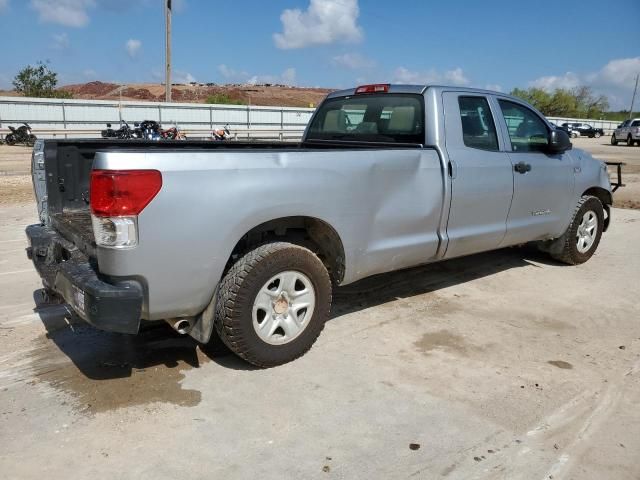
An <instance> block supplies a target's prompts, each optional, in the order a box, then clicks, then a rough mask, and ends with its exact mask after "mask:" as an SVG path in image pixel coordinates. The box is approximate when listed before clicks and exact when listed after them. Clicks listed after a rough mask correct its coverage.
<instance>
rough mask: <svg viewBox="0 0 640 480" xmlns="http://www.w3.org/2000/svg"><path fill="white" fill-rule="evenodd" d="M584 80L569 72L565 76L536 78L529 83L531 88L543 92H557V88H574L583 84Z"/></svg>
mask: <svg viewBox="0 0 640 480" xmlns="http://www.w3.org/2000/svg"><path fill="white" fill-rule="evenodd" d="M581 82H582V80H581V79H580V77H579V76H578V75H576V74H575V73H573V72H567V73H565V74H564V75H559V76H555V75H550V76H547V77H540V78H536V79H535V80H533V81H532V82H529V86H530V87H536V88H542V89H543V90H555V89H556V88H574V87H577V86H579V85H580V84H581Z"/></svg>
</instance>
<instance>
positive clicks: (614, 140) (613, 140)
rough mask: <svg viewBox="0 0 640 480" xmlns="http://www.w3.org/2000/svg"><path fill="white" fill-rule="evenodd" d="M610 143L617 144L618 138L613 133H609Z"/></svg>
mask: <svg viewBox="0 0 640 480" xmlns="http://www.w3.org/2000/svg"><path fill="white" fill-rule="evenodd" d="M611 145H618V139H617V138H616V134H615V133H613V134H611Z"/></svg>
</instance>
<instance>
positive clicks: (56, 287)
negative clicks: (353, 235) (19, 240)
mask: <svg viewBox="0 0 640 480" xmlns="http://www.w3.org/2000/svg"><path fill="white" fill-rule="evenodd" d="M26 234H27V238H28V239H29V247H28V248H27V256H28V257H29V258H30V259H31V260H32V261H33V264H34V266H35V267H36V270H37V271H38V274H39V275H40V277H42V283H43V284H44V286H45V287H46V288H48V289H50V290H53V291H54V292H56V293H57V294H59V295H60V296H62V297H63V298H64V300H65V302H67V303H68V304H69V305H70V306H71V308H73V310H74V311H75V312H76V313H77V314H78V315H79V316H80V317H81V318H82V319H84V320H85V321H87V322H88V323H90V324H91V325H93V326H94V327H96V328H99V329H101V330H107V331H111V332H120V333H131V334H135V333H138V329H139V327H140V315H141V310H142V301H143V295H142V287H141V286H140V284H139V283H137V282H135V281H132V280H126V281H122V282H118V283H117V284H111V283H108V282H106V281H104V280H103V279H102V278H101V277H100V275H99V274H98V273H97V268H96V266H95V264H94V263H93V262H92V260H91V259H89V258H88V257H87V256H86V255H85V254H83V253H82V252H81V251H80V250H79V249H78V248H77V247H76V246H75V245H74V244H73V243H71V242H69V241H67V240H66V239H65V238H63V237H62V236H61V235H59V234H58V233H57V232H56V231H55V230H53V229H52V228H50V227H47V226H43V225H30V226H28V227H27V229H26Z"/></svg>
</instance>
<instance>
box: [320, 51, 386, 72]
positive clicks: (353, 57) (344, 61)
mask: <svg viewBox="0 0 640 480" xmlns="http://www.w3.org/2000/svg"><path fill="white" fill-rule="evenodd" d="M331 63H333V64H334V65H337V66H339V67H344V68H348V69H350V70H360V69H363V68H373V67H375V65H376V62H374V61H373V60H371V59H369V58H367V57H364V56H362V55H360V54H359V53H345V54H343V55H336V56H335V57H333V58H332V59H331Z"/></svg>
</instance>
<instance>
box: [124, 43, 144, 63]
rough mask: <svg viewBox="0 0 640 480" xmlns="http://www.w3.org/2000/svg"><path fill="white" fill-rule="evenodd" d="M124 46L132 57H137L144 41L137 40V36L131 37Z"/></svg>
mask: <svg viewBox="0 0 640 480" xmlns="http://www.w3.org/2000/svg"><path fill="white" fill-rule="evenodd" d="M124 48H125V50H126V51H127V55H129V57H130V58H136V57H137V56H138V54H139V53H140V49H141V48H142V42H141V41H140V40H136V39H135V38H130V39H129V40H127V43H125V45H124Z"/></svg>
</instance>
